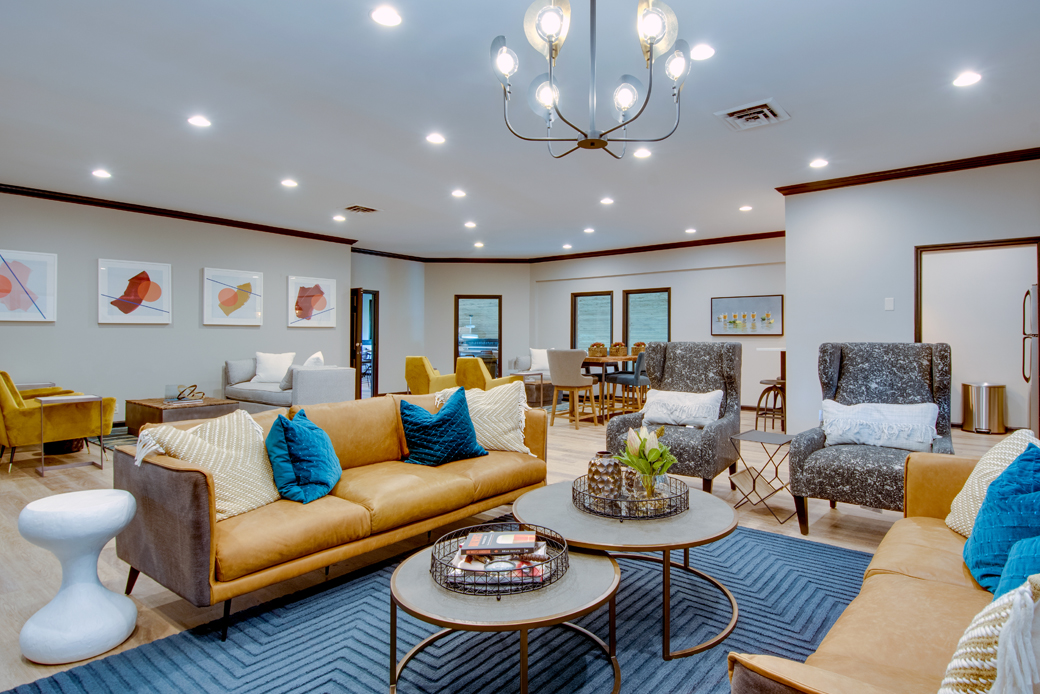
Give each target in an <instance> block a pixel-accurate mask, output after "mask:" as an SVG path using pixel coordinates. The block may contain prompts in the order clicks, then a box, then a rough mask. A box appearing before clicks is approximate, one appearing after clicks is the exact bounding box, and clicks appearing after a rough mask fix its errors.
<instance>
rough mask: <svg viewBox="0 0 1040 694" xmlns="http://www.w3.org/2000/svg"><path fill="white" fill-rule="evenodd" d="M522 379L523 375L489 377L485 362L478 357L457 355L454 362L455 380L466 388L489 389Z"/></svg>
mask: <svg viewBox="0 0 1040 694" xmlns="http://www.w3.org/2000/svg"><path fill="white" fill-rule="evenodd" d="M522 380H524V377H523V376H503V377H502V378H491V372H490V371H488V368H487V364H485V363H484V360H483V359H480V358H479V357H459V359H458V361H456V362H455V382H456V383H458V384H459V385H460V386H462V387H463V388H465V389H466V390H470V389H472V388H478V389H480V390H491V389H492V388H494V387H495V386H504V385H505V384H507V383H512V382H513V381H522Z"/></svg>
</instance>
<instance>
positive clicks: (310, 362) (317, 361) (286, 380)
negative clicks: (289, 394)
mask: <svg viewBox="0 0 1040 694" xmlns="http://www.w3.org/2000/svg"><path fill="white" fill-rule="evenodd" d="M320 366H325V356H324V355H323V354H322V353H321V352H315V353H314V354H312V355H311V356H309V357H307V361H305V362H303V364H301V365H300V368H301V369H310V368H315V367H320ZM292 379H293V367H292V366H291V365H290V366H289V368H288V369H286V371H285V375H284V376H282V382H281V383H279V384H278V387H279V388H281V389H282V390H292V387H293V386H292V382H293V381H292Z"/></svg>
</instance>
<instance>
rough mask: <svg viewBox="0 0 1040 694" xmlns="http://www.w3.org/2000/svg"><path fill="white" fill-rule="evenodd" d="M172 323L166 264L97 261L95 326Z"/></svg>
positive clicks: (170, 279)
mask: <svg viewBox="0 0 1040 694" xmlns="http://www.w3.org/2000/svg"><path fill="white" fill-rule="evenodd" d="M146 283H147V284H146ZM172 320H173V272H172V269H171V267H170V265H169V263H146V262H138V261H133V260H112V259H109V258H99V259H98V323H130V324H153V323H159V324H162V323H170V322H171V321H172Z"/></svg>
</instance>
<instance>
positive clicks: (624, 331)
mask: <svg viewBox="0 0 1040 694" xmlns="http://www.w3.org/2000/svg"><path fill="white" fill-rule="evenodd" d="M661 293H665V294H668V342H671V341H672V288H671V287H658V288H657V289H625V290H624V291H622V292H621V341H622V342H624V343H625V346H626V347H628V348H629V349H631V347H632V345H630V344H629V343H628V296H629V294H661Z"/></svg>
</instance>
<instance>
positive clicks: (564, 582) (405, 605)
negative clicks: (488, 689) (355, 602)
mask: <svg viewBox="0 0 1040 694" xmlns="http://www.w3.org/2000/svg"><path fill="white" fill-rule="evenodd" d="M432 551H433V549H432V548H430V547H427V548H426V549H423V550H421V551H419V552H417V553H415V554H413V555H412V556H410V557H409V558H408V559H405V560H404V561H403V562H401V565H400V566H398V567H397V569H396V570H395V571H394V575H393V577H392V578H391V579H390V694H395V692H396V691H397V680H398V678H400V676H401V672H402V671H403V670H404V667H405V665H407V664H408V662H409V661H410V660H411V659H412V658H414V657H415V656H416V655H418V654H419V652H420V651H422V650H423V649H424V648H426V647H427V646H429V645H430V644H432V643H434V642H436V641H439V640H440V639H442V638H444V637H445V636H448V635H449V634H452V633H454V632H456V631H519V632H520V692H521V693H522V694H526V693H527V640H528V635H527V632H528V630H529V629H537V628H539V627H548V626H554V625H557V624H558V625H560V626H563V627H567V628H568V629H571V630H573V631H576V632H578V633H579V634H581V635H582V636H585V637H586V638H588V639H589V640H591V641H592V642H593V643H595V644H596V645H597V646H599V647H600V649H602V651H603V652H604V653H605V654H606V655H607V657H608V658H609V659H610V663H611V666H612V667H613V669H614V689H613V694H617V692H618V691H619V690H620V689H621V666H620V665H619V664H618V660H617V652H616V651H617V641H616V638H615V634H616V630H615V621H616V620H615V615H616V609H615V602H614V599H615V597H616V596H617V589H618V585H619V584H620V583H621V569H620V568H619V567H618V564H617V562H616V561H614V560H613V559H611V558H610V557H609V556H607V555H606V554H605V553H602V552H596V553H590V552H571V553H570V557H569V559H570V568H568V569H567V573H565V574H564V575H563V577H562V578H560V579H559V580H558V581H556V582H555V583H553V584H551V585H548V586H545V587H544V588H541V589H539V590H533V591H531V592H528V593H517V594H514V595H502V596H499V597H496V596H493V595H464V594H462V593H455V592H452V591H450V590H448V589H446V588H443V587H441V586H439V585H438V584H437V583H436V581H434V580H433V576H431V575H430V554H431V552H432ZM604 603H609V605H610V635H609V637H608V638H609V639H610V644H609V645H608V644H606V643H604V642H603V641H602V639H600V638H599V637H598V636H596V635H595V634H593V633H592V632H590V631H588V630H586V629H583V628H581V627H579V626H577V625H576V624H571V623H570V621H569V620H571V619H576V618H578V617H581V616H583V615H586V614H589V613H590V612H594V611H595V610H597V609H599V608H600V607H601V606H602V605H603V604H604ZM398 608H400V609H402V610H404V611H405V612H407V613H408V614H410V615H412V616H413V617H415V618H416V619H421V620H422V621H424V622H426V623H428V624H433V625H436V626H440V627H445V628H444V629H442V630H441V631H438V632H437V633H435V634H433V635H432V636H428V637H427V638H425V639H423V640H422V641H420V642H419V643H418V645H416V646H415V647H414V648H412V650H410V651H408V653H407V654H406V655H405V656H404V658H402V659H401V660H400V662H398V660H397V609H398Z"/></svg>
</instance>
